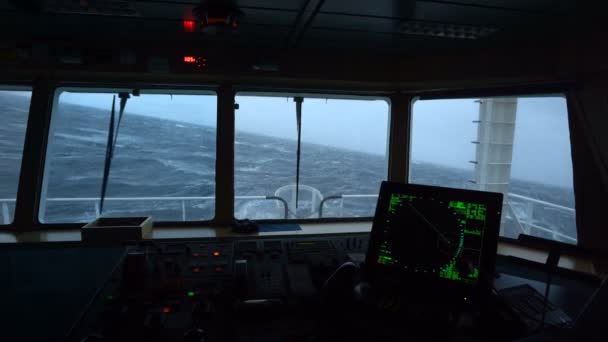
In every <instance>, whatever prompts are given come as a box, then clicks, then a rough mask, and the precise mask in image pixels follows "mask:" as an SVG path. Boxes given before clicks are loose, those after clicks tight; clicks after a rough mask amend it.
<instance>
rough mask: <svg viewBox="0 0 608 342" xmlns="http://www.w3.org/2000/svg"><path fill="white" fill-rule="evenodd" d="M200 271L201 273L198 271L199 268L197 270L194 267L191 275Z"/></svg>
mask: <svg viewBox="0 0 608 342" xmlns="http://www.w3.org/2000/svg"><path fill="white" fill-rule="evenodd" d="M200 271H201V269H200V268H198V267H194V268H193V269H192V273H199V272H200Z"/></svg>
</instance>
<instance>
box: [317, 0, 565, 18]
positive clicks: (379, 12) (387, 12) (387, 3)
mask: <svg viewBox="0 0 608 342" xmlns="http://www.w3.org/2000/svg"><path fill="white" fill-rule="evenodd" d="M430 5H433V6H446V8H452V9H454V8H461V9H467V8H468V9H475V8H477V9H486V10H500V9H501V8H502V9H504V10H505V11H507V12H514V13H518V12H521V13H525V12H530V11H534V12H545V13H547V14H550V13H556V12H565V11H569V10H572V9H574V8H576V1H575V0H451V1H434V0H427V1H421V0H419V1H411V0H374V1H352V0H326V1H325V3H324V4H323V7H322V8H321V11H322V12H337V13H349V14H359V15H374V16H383V17H405V18H409V17H410V16H411V14H412V11H413V10H414V9H415V8H417V7H425V6H430Z"/></svg>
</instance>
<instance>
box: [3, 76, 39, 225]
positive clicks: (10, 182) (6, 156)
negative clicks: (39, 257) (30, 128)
mask: <svg viewBox="0 0 608 342" xmlns="http://www.w3.org/2000/svg"><path fill="white" fill-rule="evenodd" d="M31 97H32V92H31V91H30V90H25V89H19V90H12V89H11V90H2V88H0V122H2V123H1V124H0V225H1V224H10V223H12V222H13V218H14V215H15V200H16V197H17V186H18V184H19V172H20V171H21V159H22V157H23V143H24V141H25V130H26V127H27V118H28V114H29V111H30V100H31Z"/></svg>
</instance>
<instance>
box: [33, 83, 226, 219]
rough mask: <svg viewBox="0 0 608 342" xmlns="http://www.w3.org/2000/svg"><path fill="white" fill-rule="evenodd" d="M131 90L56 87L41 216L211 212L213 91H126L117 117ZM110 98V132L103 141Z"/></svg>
mask: <svg viewBox="0 0 608 342" xmlns="http://www.w3.org/2000/svg"><path fill="white" fill-rule="evenodd" d="M129 92H130V91H129V90H99V91H83V90H79V89H63V90H60V91H58V93H57V96H56V99H55V104H54V107H53V117H52V124H51V131H50V136H49V143H48V151H47V158H46V167H45V178H44V189H43V190H44V191H43V196H42V198H41V206H40V221H41V222H47V223H49V222H51V223H60V222H89V221H91V220H93V219H95V218H96V217H98V216H99V215H101V216H104V217H112V216H121V217H124V216H152V218H153V220H154V221H195V220H209V219H211V218H213V216H214V208H215V154H216V152H215V151H216V146H215V142H216V106H217V104H216V103H217V100H216V96H215V95H214V94H211V93H184V92H179V91H175V92H172V91H163V92H162V93H160V92H152V91H141V94H139V95H138V96H134V95H133V94H130V96H129V99H127V101H126V105H125V110H124V114H123V117H122V120H120V119H119V116H120V110H119V108H120V97H119V95H118V94H119V93H127V94H128V93H129ZM113 101H115V111H114V129H113V134H114V138H113V139H110V140H111V141H112V142H111V143H108V141H109V139H108V136H109V135H110V134H109V132H110V122H111V117H112V115H111V113H112V103H113ZM114 141H115V143H114ZM108 145H110V146H112V145H113V146H114V149H113V154H112V158H107V153H108ZM106 164H107V165H109V173H108V177H107V186H106V194H105V200H104V203H103V206H101V205H100V204H101V203H100V202H101V201H100V199H101V193H102V188H103V178H104V169H105V165H106ZM100 210H101V212H100Z"/></svg>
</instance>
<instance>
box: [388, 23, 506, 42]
mask: <svg viewBox="0 0 608 342" xmlns="http://www.w3.org/2000/svg"><path fill="white" fill-rule="evenodd" d="M496 31H498V30H497V29H496V28H491V27H480V26H472V25H459V24H444V23H434V22H424V21H406V22H404V23H402V24H401V26H400V27H399V32H401V33H403V34H411V35H418V36H431V37H440V38H452V39H471V40H475V39H479V38H483V37H487V36H489V35H491V34H493V33H495V32H496Z"/></svg>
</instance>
